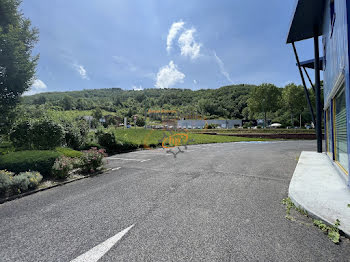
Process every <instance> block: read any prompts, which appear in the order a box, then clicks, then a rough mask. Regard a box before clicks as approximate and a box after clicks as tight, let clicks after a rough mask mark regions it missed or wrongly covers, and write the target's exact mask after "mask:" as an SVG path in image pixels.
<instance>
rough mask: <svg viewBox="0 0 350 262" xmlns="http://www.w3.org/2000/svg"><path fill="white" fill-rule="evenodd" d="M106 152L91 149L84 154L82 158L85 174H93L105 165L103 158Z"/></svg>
mask: <svg viewBox="0 0 350 262" xmlns="http://www.w3.org/2000/svg"><path fill="white" fill-rule="evenodd" d="M104 156H105V151H104V150H103V149H97V148H91V149H90V150H88V151H85V152H84V155H83V156H82V157H81V164H82V166H81V168H82V171H83V172H84V173H93V172H96V171H97V168H98V167H100V166H102V165H103V157H104Z"/></svg>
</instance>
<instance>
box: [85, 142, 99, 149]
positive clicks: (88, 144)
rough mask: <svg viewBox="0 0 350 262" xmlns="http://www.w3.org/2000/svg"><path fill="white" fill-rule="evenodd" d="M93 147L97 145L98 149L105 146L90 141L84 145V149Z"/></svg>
mask: <svg viewBox="0 0 350 262" xmlns="http://www.w3.org/2000/svg"><path fill="white" fill-rule="evenodd" d="M93 147H96V148H97V149H102V148H103V147H102V146H101V145H100V144H98V143H94V142H88V143H86V144H85V145H84V146H83V147H82V149H83V150H89V149H91V148H93Z"/></svg>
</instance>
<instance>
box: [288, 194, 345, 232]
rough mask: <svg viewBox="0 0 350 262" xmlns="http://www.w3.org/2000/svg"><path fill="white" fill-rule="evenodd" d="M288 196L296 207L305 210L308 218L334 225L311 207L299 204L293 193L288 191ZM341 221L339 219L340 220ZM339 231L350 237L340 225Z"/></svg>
mask: <svg viewBox="0 0 350 262" xmlns="http://www.w3.org/2000/svg"><path fill="white" fill-rule="evenodd" d="M288 197H289V198H290V200H291V201H292V202H293V203H294V205H295V206H296V207H299V208H302V209H304V210H306V211H307V214H308V216H309V217H310V218H313V219H317V220H322V221H323V222H324V223H325V224H327V225H328V226H334V223H332V222H330V221H328V219H327V218H325V217H324V216H322V215H320V214H317V213H314V212H312V211H311V209H309V208H307V207H305V206H303V205H302V204H300V203H299V202H298V201H297V200H295V198H294V197H293V193H290V192H289V193H288ZM340 223H341V221H340ZM339 232H341V233H343V234H344V235H345V236H346V237H347V238H350V232H347V231H344V230H342V227H341V226H340V227H339Z"/></svg>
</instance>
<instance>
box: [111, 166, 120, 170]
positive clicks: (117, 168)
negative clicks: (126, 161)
mask: <svg viewBox="0 0 350 262" xmlns="http://www.w3.org/2000/svg"><path fill="white" fill-rule="evenodd" d="M120 168H121V167H120V166H119V167H115V168H112V171H115V170H119V169H120Z"/></svg>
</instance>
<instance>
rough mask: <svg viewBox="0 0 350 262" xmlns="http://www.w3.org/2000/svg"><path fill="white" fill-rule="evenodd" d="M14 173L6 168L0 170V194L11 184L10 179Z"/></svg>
mask: <svg viewBox="0 0 350 262" xmlns="http://www.w3.org/2000/svg"><path fill="white" fill-rule="evenodd" d="M13 175H14V173H12V172H8V171H6V170H0V196H1V195H4V194H5V193H6V192H7V190H8V189H9V188H10V186H11V180H12V176H13Z"/></svg>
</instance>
